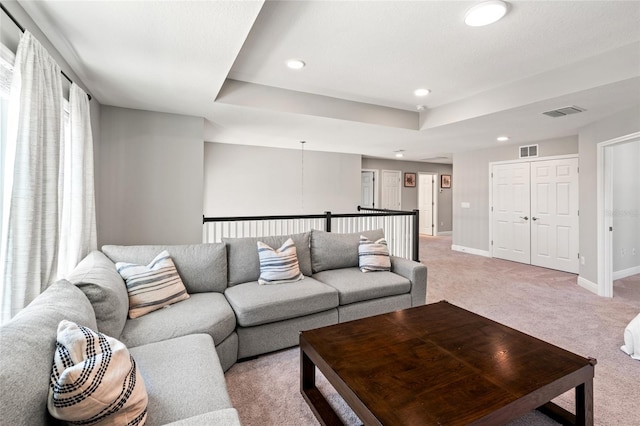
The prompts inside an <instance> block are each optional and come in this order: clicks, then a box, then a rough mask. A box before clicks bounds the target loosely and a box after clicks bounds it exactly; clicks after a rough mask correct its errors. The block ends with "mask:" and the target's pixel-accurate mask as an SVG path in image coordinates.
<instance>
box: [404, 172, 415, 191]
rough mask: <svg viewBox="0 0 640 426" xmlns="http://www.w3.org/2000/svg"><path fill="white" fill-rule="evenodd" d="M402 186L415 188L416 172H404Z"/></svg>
mask: <svg viewBox="0 0 640 426" xmlns="http://www.w3.org/2000/svg"><path fill="white" fill-rule="evenodd" d="M404 186H405V187H407V188H415V186H416V174H415V173H405V174H404Z"/></svg>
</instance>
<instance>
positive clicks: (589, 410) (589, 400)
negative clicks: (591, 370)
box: [576, 380, 593, 426]
mask: <svg viewBox="0 0 640 426" xmlns="http://www.w3.org/2000/svg"><path fill="white" fill-rule="evenodd" d="M576 425H581V426H582V425H584V426H593V380H587V381H586V382H585V383H583V384H581V385H579V386H578V387H576Z"/></svg>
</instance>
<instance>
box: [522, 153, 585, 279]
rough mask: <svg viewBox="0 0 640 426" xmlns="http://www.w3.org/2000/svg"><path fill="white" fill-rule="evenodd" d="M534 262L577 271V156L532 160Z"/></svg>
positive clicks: (563, 269)
mask: <svg viewBox="0 0 640 426" xmlns="http://www.w3.org/2000/svg"><path fill="white" fill-rule="evenodd" d="M531 264H532V265H536V266H543V267H545V268H551V269H558V270H561V271H565V272H571V273H574V274H577V273H578V268H579V260H578V159H577V158H564V159H558V160H547V161H535V162H532V163H531Z"/></svg>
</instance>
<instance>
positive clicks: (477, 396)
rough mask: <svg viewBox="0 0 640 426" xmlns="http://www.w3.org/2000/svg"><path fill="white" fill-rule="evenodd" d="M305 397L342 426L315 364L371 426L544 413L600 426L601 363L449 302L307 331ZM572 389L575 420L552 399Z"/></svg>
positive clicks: (502, 419)
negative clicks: (597, 386)
mask: <svg viewBox="0 0 640 426" xmlns="http://www.w3.org/2000/svg"><path fill="white" fill-rule="evenodd" d="M300 364H301V368H300V375H301V378H300V380H301V382H300V387H301V392H302V395H303V396H304V398H305V399H306V401H307V402H308V403H309V405H310V407H311V409H312V410H313V412H314V414H315V415H316V417H317V418H318V420H319V421H320V423H321V424H327V425H334V424H342V422H341V420H340V418H339V417H338V415H337V414H336V413H335V412H334V410H333V409H332V408H331V406H330V405H329V403H328V402H327V400H326V399H325V397H324V396H323V395H322V394H321V393H320V391H319V390H318V389H317V388H316V385H315V374H316V367H318V369H319V370H320V371H321V372H322V374H324V376H325V377H326V378H327V380H328V381H329V383H331V385H333V387H334V388H335V389H336V390H337V392H338V393H339V394H340V395H341V396H342V398H343V399H344V400H345V402H346V403H347V404H349V406H350V407H351V408H352V409H353V411H354V412H355V413H356V415H357V416H358V417H359V418H360V419H361V420H362V421H363V422H364V424H365V425H402V424H407V425H409V424H411V425H466V424H478V425H480V424H483V425H499V424H504V423H507V422H509V421H510V420H513V419H517V418H519V417H521V416H523V415H524V414H526V413H528V412H529V411H531V410H534V409H539V410H540V411H542V412H544V413H545V414H547V415H549V416H551V417H553V418H554V419H557V420H559V421H561V423H563V424H580V425H592V424H593V374H594V367H595V364H596V360H595V359H592V358H583V357H580V356H578V355H575V354H573V353H571V352H568V351H566V350H564V349H560V348H558V347H556V346H553V345H551V344H549V343H546V342H544V341H542V340H539V339H536V338H534V337H531V336H528V335H526V334H524V333H521V332H519V331H517V330H514V329H512V328H509V327H506V326H504V325H502V324H499V323H497V322H494V321H491V320H489V319H487V318H484V317H481V316H479V315H476V314H474V313H472V312H469V311H466V310H464V309H462V308H459V307H457V306H454V305H452V304H450V303H447V302H438V303H434V304H430V305H425V306H420V307H416V308H411V309H406V310H402V311H397V312H392V313H389V314H384V315H378V316H375V317H370V318H365V319H362V320H357V321H351V322H346V323H342V324H337V325H333V326H329V327H323V328H319V329H316V330H310V331H304V332H302V333H301V334H300ZM572 388H575V394H576V408H575V411H576V414H575V415H574V414H571V413H569V412H568V411H566V410H564V409H562V408H560V407H558V406H557V405H555V404H553V403H551V402H550V401H551V399H553V398H555V397H556V396H558V395H561V394H563V393H564V392H566V391H569V390H571V389H572Z"/></svg>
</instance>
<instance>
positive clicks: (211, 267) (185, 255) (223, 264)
mask: <svg viewBox="0 0 640 426" xmlns="http://www.w3.org/2000/svg"><path fill="white" fill-rule="evenodd" d="M163 250H167V251H168V252H169V256H171V259H173V263H175V265H176V269H177V270H178V274H179V275H180V278H182V282H183V283H184V286H185V287H186V289H187V292H188V293H205V292H209V291H216V292H218V293H223V292H224V290H225V289H226V288H227V250H226V247H225V245H224V244H222V243H217V244H192V245H176V246H165V245H145V246H114V245H106V246H103V247H102V251H103V252H104V254H106V255H107V256H108V257H109V258H110V259H111V261H112V262H114V263H117V262H126V263H136V264H138V265H148V264H149V262H151V261H152V260H153V259H154V258H155V257H156V256H157V255H158V254H159V253H160V252H161V251H163Z"/></svg>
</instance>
